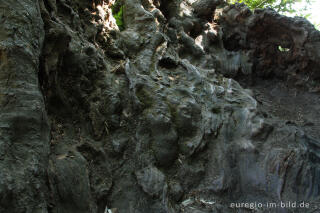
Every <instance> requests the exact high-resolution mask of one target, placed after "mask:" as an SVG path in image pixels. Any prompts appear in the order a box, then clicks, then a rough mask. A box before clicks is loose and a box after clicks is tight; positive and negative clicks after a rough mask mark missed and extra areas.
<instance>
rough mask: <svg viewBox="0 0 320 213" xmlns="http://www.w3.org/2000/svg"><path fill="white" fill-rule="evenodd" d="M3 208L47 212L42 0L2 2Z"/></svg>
mask: <svg viewBox="0 0 320 213" xmlns="http://www.w3.org/2000/svg"><path fill="white" fill-rule="evenodd" d="M0 23H1V25H0V212H13V213H14V212H21V213H22V212H35V213H46V212H47V198H48V197H47V195H48V194H47V192H48V189H47V186H46V176H47V173H46V169H47V165H48V155H49V125H48V120H47V113H46V109H45V106H44V101H43V97H42V93H41V91H40V85H39V82H38V72H39V56H40V54H41V48H42V44H43V40H44V29H43V22H42V19H41V15H40V10H39V5H38V1H33V0H22V1H14V0H13V1H10V0H9V1H1V2H0Z"/></svg>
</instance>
